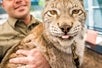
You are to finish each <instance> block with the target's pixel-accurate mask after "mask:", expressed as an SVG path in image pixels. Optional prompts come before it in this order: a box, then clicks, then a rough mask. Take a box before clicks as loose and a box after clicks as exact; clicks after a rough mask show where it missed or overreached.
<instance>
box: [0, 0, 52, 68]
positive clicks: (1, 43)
mask: <svg viewBox="0 0 102 68" xmlns="http://www.w3.org/2000/svg"><path fill="white" fill-rule="evenodd" d="M30 4H31V3H30V0H3V1H2V7H3V9H4V10H5V11H6V12H7V14H8V19H7V21H6V22H5V23H4V24H2V25H0V57H1V58H2V59H3V57H5V55H6V54H7V52H8V51H9V49H10V48H12V46H14V45H17V43H19V41H20V40H21V39H23V38H24V37H25V36H27V35H28V33H29V31H30V30H31V29H32V28H33V27H35V26H36V25H38V24H39V23H40V21H38V20H36V19H35V18H34V17H33V16H31V15H30V6H31V5H30ZM17 53H19V54H24V55H26V56H27V57H19V58H14V59H11V60H10V62H11V63H16V64H17V63H21V64H25V66H23V67H19V68H50V67H49V64H48V63H47V61H46V59H45V58H44V57H43V55H42V54H41V52H40V51H39V50H38V49H33V50H30V51H26V50H18V51H17Z"/></svg>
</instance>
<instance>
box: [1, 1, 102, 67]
mask: <svg viewBox="0 0 102 68" xmlns="http://www.w3.org/2000/svg"><path fill="white" fill-rule="evenodd" d="M42 19H43V22H44V23H40V24H39V25H38V26H36V27H35V28H34V29H33V30H32V31H31V33H30V34H29V35H28V36H27V37H25V38H24V39H23V40H22V41H21V42H20V43H19V44H18V45H17V46H14V47H12V49H11V50H10V53H9V54H7V55H6V56H5V58H4V59H3V61H2V62H1V68H17V67H19V66H22V65H21V64H11V63H9V62H8V60H9V59H11V58H14V57H19V56H22V55H17V54H16V53H15V52H16V51H17V50H18V49H27V50H30V49H33V48H39V50H41V51H42V53H43V55H44V56H45V58H46V59H47V61H48V62H49V64H50V66H51V68H101V67H102V56H101V55H98V54H97V53H95V52H93V51H91V50H89V49H87V48H86V47H85V33H86V31H85V26H84V25H85V19H86V13H85V10H84V6H83V1H82V0H49V1H48V0H47V2H46V5H45V7H44V10H43V13H42ZM33 42H36V45H33ZM28 44H29V45H28ZM98 59H99V60H98ZM100 59H101V60H100Z"/></svg>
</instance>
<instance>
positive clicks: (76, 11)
mask: <svg viewBox="0 0 102 68" xmlns="http://www.w3.org/2000/svg"><path fill="white" fill-rule="evenodd" d="M79 12H80V10H78V9H75V10H73V11H72V14H78V13H79Z"/></svg>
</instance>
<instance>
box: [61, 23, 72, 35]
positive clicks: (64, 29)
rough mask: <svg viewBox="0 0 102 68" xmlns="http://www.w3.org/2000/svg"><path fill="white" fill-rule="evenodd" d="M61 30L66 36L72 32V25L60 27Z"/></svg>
mask: <svg viewBox="0 0 102 68" xmlns="http://www.w3.org/2000/svg"><path fill="white" fill-rule="evenodd" d="M60 29H61V30H62V32H64V33H65V34H67V33H68V32H69V31H70V29H71V26H70V25H62V26H61V27H60Z"/></svg>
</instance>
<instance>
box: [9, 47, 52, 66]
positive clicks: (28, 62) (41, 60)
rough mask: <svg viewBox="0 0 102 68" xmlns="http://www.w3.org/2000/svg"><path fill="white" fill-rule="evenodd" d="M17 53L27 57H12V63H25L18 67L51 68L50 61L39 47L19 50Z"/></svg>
mask: <svg viewBox="0 0 102 68" xmlns="http://www.w3.org/2000/svg"><path fill="white" fill-rule="evenodd" d="M16 53H17V54H22V55H25V56H26V57H17V58H13V59H11V60H10V61H9V62H10V63H15V64H25V65H24V66H21V67H18V68H50V66H49V63H48V62H47V60H46V59H45V57H44V56H43V55H42V53H41V52H40V51H39V50H38V49H36V48H35V49H32V50H18V51H17V52H16Z"/></svg>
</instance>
